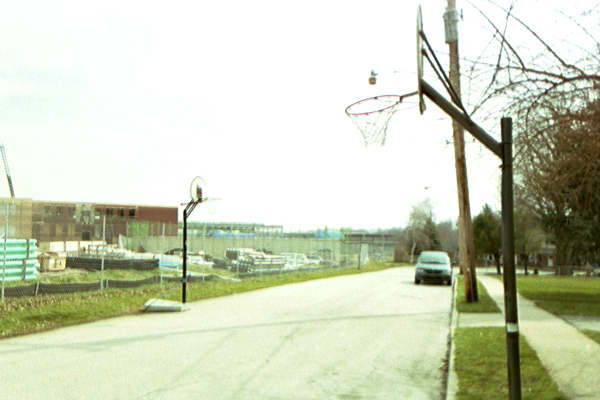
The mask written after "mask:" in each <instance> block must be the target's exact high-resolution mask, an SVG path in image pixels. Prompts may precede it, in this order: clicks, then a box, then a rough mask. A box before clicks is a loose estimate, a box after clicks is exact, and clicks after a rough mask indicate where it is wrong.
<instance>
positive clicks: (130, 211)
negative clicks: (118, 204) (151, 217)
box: [129, 208, 135, 218]
mask: <svg viewBox="0 0 600 400" xmlns="http://www.w3.org/2000/svg"><path fill="white" fill-rule="evenodd" d="M129 216H130V217H132V218H133V217H135V208H130V209H129Z"/></svg>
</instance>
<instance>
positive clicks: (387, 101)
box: [346, 92, 416, 147]
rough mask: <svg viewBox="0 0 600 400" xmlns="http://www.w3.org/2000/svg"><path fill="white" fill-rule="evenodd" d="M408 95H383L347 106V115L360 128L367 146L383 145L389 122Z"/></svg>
mask: <svg viewBox="0 0 600 400" xmlns="http://www.w3.org/2000/svg"><path fill="white" fill-rule="evenodd" d="M413 94H416V92H415V93H410V94H408V95H404V96H399V95H381V96H375V97H370V98H368V99H364V100H360V101H357V102H356V103H354V104H351V105H349V106H348V107H347V108H346V115H348V117H349V118H350V119H351V120H352V122H353V123H354V125H356V127H357V128H358V129H359V130H360V133H361V134H362V137H363V140H364V143H365V146H367V147H368V146H375V145H379V146H383V145H384V144H385V138H386V133H387V127H388V123H389V122H390V119H391V118H392V116H393V115H394V114H395V113H396V111H398V109H399V108H400V106H401V105H404V103H402V99H403V98H404V97H406V96H411V95H413Z"/></svg>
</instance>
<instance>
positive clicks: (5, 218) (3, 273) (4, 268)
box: [0, 200, 9, 304]
mask: <svg viewBox="0 0 600 400" xmlns="http://www.w3.org/2000/svg"><path fill="white" fill-rule="evenodd" d="M8 213H9V204H8V200H7V201H6V213H5V215H4V255H3V257H2V296H1V297H2V299H1V301H0V302H1V303H2V304H4V281H5V280H6V240H7V238H8Z"/></svg>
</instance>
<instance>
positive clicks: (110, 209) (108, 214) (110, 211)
mask: <svg viewBox="0 0 600 400" xmlns="http://www.w3.org/2000/svg"><path fill="white" fill-rule="evenodd" d="M113 212H114V210H113V209H112V208H107V209H106V215H107V216H109V217H112V215H113Z"/></svg>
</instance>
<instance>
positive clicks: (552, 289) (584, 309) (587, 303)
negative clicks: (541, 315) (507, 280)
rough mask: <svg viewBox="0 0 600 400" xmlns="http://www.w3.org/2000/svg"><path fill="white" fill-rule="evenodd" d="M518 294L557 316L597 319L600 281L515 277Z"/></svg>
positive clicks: (560, 277)
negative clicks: (591, 317) (592, 317)
mask: <svg viewBox="0 0 600 400" xmlns="http://www.w3.org/2000/svg"><path fill="white" fill-rule="evenodd" d="M517 289H518V291H519V293H520V294H521V295H522V296H524V297H526V298H528V299H529V300H533V301H534V302H535V304H536V305H537V306H538V307H540V308H542V309H544V310H546V311H548V312H550V313H552V314H556V315H580V316H600V279H597V278H585V277H570V276H535V275H533V276H531V275H530V276H517Z"/></svg>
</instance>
